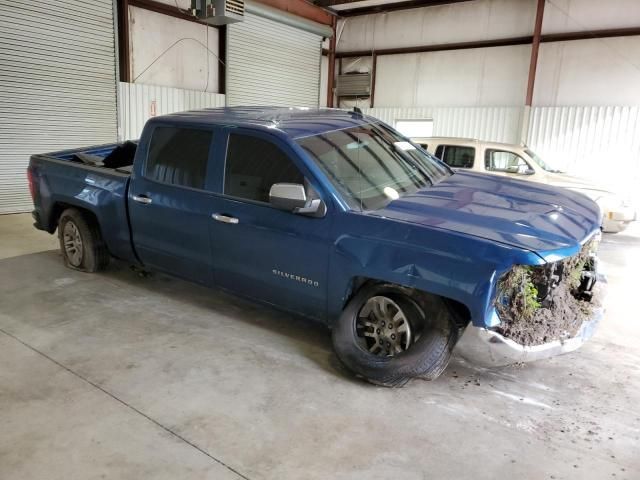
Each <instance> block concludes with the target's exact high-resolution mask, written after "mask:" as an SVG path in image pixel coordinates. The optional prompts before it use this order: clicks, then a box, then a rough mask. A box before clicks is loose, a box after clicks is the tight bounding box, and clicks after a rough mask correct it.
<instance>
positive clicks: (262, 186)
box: [224, 133, 304, 203]
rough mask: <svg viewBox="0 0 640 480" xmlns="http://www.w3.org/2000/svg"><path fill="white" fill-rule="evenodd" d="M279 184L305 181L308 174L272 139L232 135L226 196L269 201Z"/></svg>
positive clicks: (225, 185) (225, 179) (226, 177)
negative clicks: (276, 185)
mask: <svg viewBox="0 0 640 480" xmlns="http://www.w3.org/2000/svg"><path fill="white" fill-rule="evenodd" d="M275 183H298V184H304V176H303V175H302V173H300V170H298V168H297V167H296V166H295V165H294V164H293V162H292V161H291V159H290V158H289V157H288V156H287V154H286V153H284V152H283V151H282V150H281V149H280V148H279V147H278V146H276V145H274V144H273V143H271V142H269V141H268V140H264V139H262V138H258V137H253V136H250V135H242V134H237V133H232V134H230V135H229V144H228V147H227V162H226V166H225V173H224V193H225V195H229V196H231V197H237V198H244V199H247V200H253V201H256V202H264V203H269V190H271V186H272V185H273V184H275Z"/></svg>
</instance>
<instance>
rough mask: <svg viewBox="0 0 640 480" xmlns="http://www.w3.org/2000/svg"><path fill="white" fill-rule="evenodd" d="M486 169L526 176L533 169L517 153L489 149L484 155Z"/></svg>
mask: <svg viewBox="0 0 640 480" xmlns="http://www.w3.org/2000/svg"><path fill="white" fill-rule="evenodd" d="M484 167H485V169H486V170H489V171H490V172H506V173H519V174H525V173H526V172H527V171H528V170H530V168H531V167H529V164H528V163H527V162H526V161H525V160H524V159H523V158H522V157H521V156H520V155H518V154H517V153H514V152H507V151H505V150H489V149H488V150H487V151H486V152H485V154H484Z"/></svg>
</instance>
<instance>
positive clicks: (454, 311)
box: [341, 276, 471, 328]
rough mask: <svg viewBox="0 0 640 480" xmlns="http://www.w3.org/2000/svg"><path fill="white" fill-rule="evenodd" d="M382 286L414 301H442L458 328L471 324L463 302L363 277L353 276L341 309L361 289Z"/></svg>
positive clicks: (418, 289) (426, 291)
mask: <svg viewBox="0 0 640 480" xmlns="http://www.w3.org/2000/svg"><path fill="white" fill-rule="evenodd" d="M377 284H379V285H383V284H388V285H392V286H395V287H398V288H400V289H402V290H404V291H405V292H406V294H407V295H408V296H410V297H412V298H414V299H418V300H425V299H427V298H428V297H435V298H439V299H441V300H443V302H444V304H445V305H446V307H447V308H448V310H449V312H450V313H451V316H452V318H453V320H454V321H455V324H456V326H457V327H458V328H464V327H466V326H467V325H468V324H469V322H471V310H470V309H469V307H468V306H467V305H465V304H464V303H463V302H461V301H459V300H456V299H454V298H450V297H447V296H444V295H440V294H437V293H433V292H430V291H428V290H423V289H421V288H418V287H416V286H415V285H405V284H401V283H397V282H390V281H386V280H381V279H377V278H372V277H365V276H354V277H353V278H351V280H350V281H349V283H348V285H347V290H346V291H345V294H344V296H343V300H342V305H341V309H344V308H345V307H346V305H347V303H349V301H350V300H351V299H352V298H353V297H354V296H355V295H356V294H357V292H358V291H360V290H361V289H362V288H365V287H368V286H370V285H377Z"/></svg>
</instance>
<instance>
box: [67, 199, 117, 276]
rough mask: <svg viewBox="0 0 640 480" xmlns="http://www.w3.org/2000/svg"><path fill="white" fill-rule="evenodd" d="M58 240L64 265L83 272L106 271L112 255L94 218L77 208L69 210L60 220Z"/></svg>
mask: <svg viewBox="0 0 640 480" xmlns="http://www.w3.org/2000/svg"><path fill="white" fill-rule="evenodd" d="M58 239H59V240H60V251H61V252H62V258H63V259H64V264H65V265H66V266H67V267H69V268H71V269H73V270H80V271H82V272H89V273H94V272H98V271H100V270H104V269H105V268H106V267H107V265H108V264H109V260H110V255H109V252H108V250H107V247H106V245H105V243H104V241H103V240H102V235H101V234H100V228H99V227H98V225H97V223H96V222H95V220H93V218H90V217H89V216H88V215H86V214H83V213H82V212H81V211H80V210H78V209H76V208H68V209H66V210H65V211H64V212H62V215H60V219H59V220H58Z"/></svg>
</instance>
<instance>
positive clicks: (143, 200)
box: [133, 195, 153, 205]
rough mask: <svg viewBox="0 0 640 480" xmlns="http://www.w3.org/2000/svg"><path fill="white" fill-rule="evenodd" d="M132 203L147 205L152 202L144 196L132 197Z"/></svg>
mask: <svg viewBox="0 0 640 480" xmlns="http://www.w3.org/2000/svg"><path fill="white" fill-rule="evenodd" d="M133 201H134V202H138V203H144V204H145V205H149V204H150V203H152V202H153V200H151V199H150V198H149V197H147V196H146V195H134V196H133Z"/></svg>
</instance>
